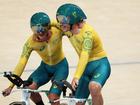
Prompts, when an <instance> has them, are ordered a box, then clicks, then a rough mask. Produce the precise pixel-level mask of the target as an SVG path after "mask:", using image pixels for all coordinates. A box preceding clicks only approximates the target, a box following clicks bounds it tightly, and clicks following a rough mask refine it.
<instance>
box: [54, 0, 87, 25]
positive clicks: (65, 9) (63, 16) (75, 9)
mask: <svg viewBox="0 0 140 105" xmlns="http://www.w3.org/2000/svg"><path fill="white" fill-rule="evenodd" d="M56 19H57V21H58V22H60V23H62V24H71V25H72V24H75V23H78V22H81V21H83V20H84V19H87V17H86V15H85V13H84V12H83V10H82V9H81V8H80V7H79V6H77V5H74V4H71V3H68V4H63V5H62V6H60V7H59V8H58V10H57V13H56Z"/></svg>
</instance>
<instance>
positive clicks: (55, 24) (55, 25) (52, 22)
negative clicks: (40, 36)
mask: <svg viewBox="0 0 140 105" xmlns="http://www.w3.org/2000/svg"><path fill="white" fill-rule="evenodd" d="M51 27H56V28H57V29H59V30H61V28H60V24H59V23H58V22H57V21H56V20H51Z"/></svg>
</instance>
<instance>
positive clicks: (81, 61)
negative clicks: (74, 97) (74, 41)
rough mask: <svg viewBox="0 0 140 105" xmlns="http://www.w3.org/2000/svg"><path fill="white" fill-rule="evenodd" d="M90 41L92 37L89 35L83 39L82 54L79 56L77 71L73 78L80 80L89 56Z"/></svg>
mask: <svg viewBox="0 0 140 105" xmlns="http://www.w3.org/2000/svg"><path fill="white" fill-rule="evenodd" d="M92 40H93V39H92V37H90V36H89V35H87V36H86V37H84V41H83V48H82V52H81V54H80V58H79V62H78V66H77V70H76V72H75V75H74V77H75V78H77V79H80V77H81V76H82V74H83V72H84V70H85V68H86V65H87V63H88V59H89V54H90V52H91V50H92V42H93V41H92Z"/></svg>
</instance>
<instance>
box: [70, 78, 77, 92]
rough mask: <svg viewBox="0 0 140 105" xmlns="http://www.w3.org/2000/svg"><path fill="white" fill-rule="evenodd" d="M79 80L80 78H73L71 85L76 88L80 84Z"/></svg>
mask: <svg viewBox="0 0 140 105" xmlns="http://www.w3.org/2000/svg"><path fill="white" fill-rule="evenodd" d="M78 82H79V80H78V79H77V78H73V80H72V83H71V86H72V88H73V89H74V90H76V88H77V86H78Z"/></svg>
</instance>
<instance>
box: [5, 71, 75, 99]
mask: <svg viewBox="0 0 140 105" xmlns="http://www.w3.org/2000/svg"><path fill="white" fill-rule="evenodd" d="M4 77H6V78H8V80H10V81H11V82H12V83H13V84H15V85H16V86H17V87H18V88H22V87H23V88H22V89H26V88H24V87H25V86H28V85H30V84H31V83H30V82H29V81H23V80H22V79H21V78H20V77H19V76H18V75H16V74H12V73H11V72H4ZM52 84H55V85H56V86H57V87H58V88H59V89H60V90H62V92H63V97H74V95H75V91H74V90H73V88H72V86H71V84H70V83H69V82H68V81H66V80H61V81H56V80H53V81H52ZM62 84H63V85H62ZM22 85H23V86H22ZM21 86H22V87H21ZM67 88H69V89H70V90H71V93H70V94H69V96H66V92H67Z"/></svg>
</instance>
